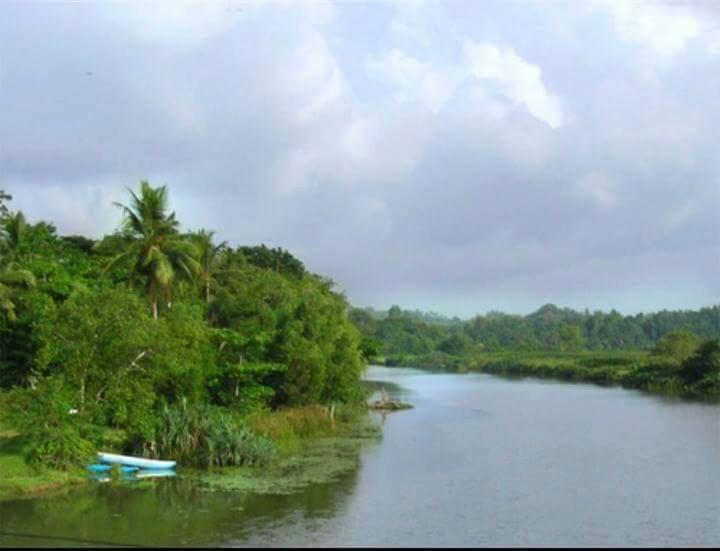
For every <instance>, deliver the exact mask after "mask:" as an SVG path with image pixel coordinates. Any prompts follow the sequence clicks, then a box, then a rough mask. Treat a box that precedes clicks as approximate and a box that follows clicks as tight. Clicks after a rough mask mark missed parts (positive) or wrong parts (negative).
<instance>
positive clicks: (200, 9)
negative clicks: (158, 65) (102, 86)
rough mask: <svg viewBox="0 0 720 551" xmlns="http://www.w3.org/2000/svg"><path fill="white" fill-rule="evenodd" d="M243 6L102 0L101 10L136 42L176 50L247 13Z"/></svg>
mask: <svg viewBox="0 0 720 551" xmlns="http://www.w3.org/2000/svg"><path fill="white" fill-rule="evenodd" d="M252 4H257V2H249V3H248V4H247V5H246V6H245V9H239V7H234V6H233V5H231V4H227V3H220V2H202V3H201V2H187V1H186V2H168V1H158V0H156V1H154V2H153V1H149V2H148V1H132V0H130V1H127V2H119V3H115V2H103V3H102V4H100V5H99V7H98V9H99V12H100V14H101V15H102V16H103V17H104V18H105V19H106V20H107V21H109V22H110V23H112V24H113V25H114V26H116V27H117V28H118V30H119V31H120V32H122V33H123V34H126V35H128V36H131V37H133V38H134V39H135V40H137V41H139V42H145V43H148V45H152V46H164V47H169V48H174V49H179V50H191V49H194V48H197V47H199V46H201V45H202V44H203V43H205V42H206V41H207V40H208V39H209V38H211V37H212V36H214V35H216V34H218V33H220V32H222V31H224V30H226V29H227V28H228V27H230V26H231V25H232V24H234V23H236V22H237V21H238V20H239V19H242V18H244V17H246V15H247V10H248V9H249V8H250V7H251V5H252Z"/></svg>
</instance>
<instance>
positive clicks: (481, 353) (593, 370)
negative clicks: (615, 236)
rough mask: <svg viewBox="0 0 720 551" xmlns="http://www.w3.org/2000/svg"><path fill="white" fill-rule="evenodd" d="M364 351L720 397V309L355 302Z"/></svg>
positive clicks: (401, 362) (427, 363)
mask: <svg viewBox="0 0 720 551" xmlns="http://www.w3.org/2000/svg"><path fill="white" fill-rule="evenodd" d="M350 319H351V320H352V322H353V323H354V324H355V326H356V327H357V328H358V330H360V332H361V333H362V349H363V353H364V354H365V355H366V356H367V357H368V358H370V359H374V360H375V361H382V362H384V363H385V364H386V365H389V366H415V367H421V368H426V369H436V370H451V371H470V370H475V371H486V372H490V373H498V374H506V375H532V376H538V377H553V378H558V379H565V380H575V381H591V382H597V383H603V384H620V385H624V386H628V387H633V388H643V389H649V390H659V391H663V392H673V393H680V394H684V395H692V396H701V397H718V396H720V380H719V379H718V376H719V373H720V370H719V369H718V368H717V365H716V363H717V359H716V356H715V355H714V354H715V352H713V351H714V350H715V348H714V347H717V346H718V345H717V343H718V337H720V306H712V307H707V308H702V309H700V310H698V311H681V312H670V311H661V312H658V313H655V314H638V315H635V316H622V315H621V314H619V313H618V312H616V311H611V312H610V313H603V312H593V313H590V312H577V311H574V310H571V309H567V308H564V309H561V308H558V307H556V306H554V305H545V306H543V307H542V308H540V309H539V310H537V311H536V312H534V313H532V314H529V315H527V316H517V315H509V314H502V313H497V312H492V313H489V314H487V315H485V316H476V317H475V318H473V319H471V320H469V321H466V322H458V321H457V320H448V319H447V318H442V317H441V316H438V315H437V314H430V315H418V313H417V312H415V311H411V312H408V311H403V310H401V309H400V308H398V307H397V306H394V307H392V308H391V309H390V310H389V311H387V312H386V313H380V312H377V311H374V310H371V309H354V310H352V311H351V313H350Z"/></svg>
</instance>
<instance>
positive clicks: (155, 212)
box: [106, 181, 200, 319]
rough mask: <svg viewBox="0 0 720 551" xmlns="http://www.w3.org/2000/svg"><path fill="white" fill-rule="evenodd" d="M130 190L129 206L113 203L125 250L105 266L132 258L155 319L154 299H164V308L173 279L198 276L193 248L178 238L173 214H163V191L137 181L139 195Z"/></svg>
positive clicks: (164, 196)
mask: <svg viewBox="0 0 720 551" xmlns="http://www.w3.org/2000/svg"><path fill="white" fill-rule="evenodd" d="M129 191H130V195H131V204H130V206H126V205H122V204H120V203H115V204H116V205H117V206H119V207H120V208H122V209H123V212H124V214H125V219H124V221H123V231H124V233H125V236H126V237H127V238H128V241H129V246H128V248H127V250H125V251H123V252H122V253H120V254H119V255H117V256H116V257H115V258H114V259H113V260H112V261H111V262H110V263H109V264H108V266H107V267H106V270H107V269H110V268H111V267H113V266H114V265H116V264H118V263H120V262H122V261H123V260H126V259H128V258H133V257H134V259H135V263H134V269H133V275H134V276H136V277H139V278H141V279H142V280H143V282H144V287H145V292H146V296H147V299H148V302H149V303H150V306H151V309H152V314H153V318H154V319H157V318H158V298H159V297H160V296H164V297H165V298H166V300H167V304H168V307H170V305H171V300H172V285H173V283H174V281H175V279H176V277H182V278H186V279H188V280H192V279H193V277H194V276H195V275H196V274H197V273H198V271H199V269H200V264H199V262H198V260H197V258H198V251H197V247H196V246H195V245H194V244H193V243H191V242H189V241H187V240H184V239H182V238H181V237H180V234H179V233H178V226H179V222H178V221H177V220H176V219H175V213H174V212H172V213H170V214H167V210H168V207H167V203H168V198H167V188H166V187H165V186H161V187H157V188H153V187H152V186H151V185H150V184H149V183H148V182H147V181H142V182H140V195H139V196H138V195H136V194H135V193H134V192H132V191H131V190H129Z"/></svg>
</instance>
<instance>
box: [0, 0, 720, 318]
mask: <svg viewBox="0 0 720 551" xmlns="http://www.w3.org/2000/svg"><path fill="white" fill-rule="evenodd" d="M0 36H2V40H1V41H0V189H3V188H4V189H6V190H7V191H9V192H10V193H12V194H13V195H14V200H13V202H12V205H13V206H14V208H19V209H22V210H23V211H24V212H25V213H26V215H27V216H28V217H29V218H30V219H31V220H39V219H47V220H50V221H53V222H54V223H55V224H56V226H57V227H58V230H59V231H60V233H63V234H74V233H82V234H86V235H90V236H94V237H97V236H101V235H102V234H103V233H106V232H110V231H112V230H113V228H115V227H116V226H117V224H118V222H119V219H120V212H119V211H118V210H117V208H115V207H113V206H112V204H111V203H112V201H115V200H120V201H123V200H125V199H126V188H127V187H128V186H131V187H134V186H136V185H137V182H138V181H139V180H140V179H149V180H150V181H151V182H152V183H155V184H167V185H168V186H169V188H170V194H171V202H172V207H173V208H174V209H175V210H176V211H177V213H178V217H179V218H180V220H181V221H182V222H183V225H184V227H185V228H188V229H197V228H200V227H208V228H213V229H216V230H217V233H218V236H219V237H220V238H221V239H224V240H227V241H229V242H230V243H232V244H257V243H261V242H264V243H266V244H268V245H270V246H282V247H284V248H287V249H289V250H290V251H291V252H292V253H294V254H296V255H297V256H299V257H300V258H301V259H302V260H303V261H304V262H305V263H306V265H307V266H308V267H309V268H310V269H311V270H313V271H316V272H319V273H323V274H326V275H328V276H330V277H331V278H332V279H333V280H335V281H336V282H337V284H338V286H339V288H340V289H342V290H344V291H345V292H346V294H347V296H348V298H349V299H350V300H351V301H352V302H353V303H354V304H356V305H361V306H375V307H387V306H389V305H391V304H393V303H396V304H400V305H401V306H403V307H408V308H410V307H413V308H414V307H417V308H422V309H432V310H436V311H439V312H443V313H446V314H451V315H460V316H469V315H472V314H474V313H482V312H486V311H487V310H489V309H502V310H505V311H509V312H517V313H526V312H530V311H532V310H534V309H536V308H537V307H538V306H540V305H542V304H544V303H546V302H555V303H557V304H560V305H563V306H571V307H576V308H585V307H587V308H590V309H596V308H597V309H604V310H608V309H610V308H612V307H615V308H617V309H618V310H620V311H621V312H624V313H635V312H638V311H654V310H658V309H661V308H665V307H667V308H697V307H700V306H703V305H708V304H716V303H718V302H720V9H718V7H717V4H713V3H712V2H710V1H708V2H704V3H703V2H694V3H693V2H685V1H682V0H679V1H676V2H673V3H672V4H670V3H658V2H642V1H636V2H626V1H610V0H602V1H600V0H598V1H590V0H588V1H586V2H580V1H572V2H559V1H551V2H539V1H524V2H511V1H507V0H503V1H500V2H491V1H483V2H480V1H477V2H473V1H470V0H464V1H463V0H458V1H451V0H446V1H442V0H436V1H433V0H428V1H414V2H412V1H404V2H403V1H389V0H385V1H381V0H377V1H373V2H370V1H368V2H331V1H316V2H307V3H300V2H297V1H292V2H289V1H288V2H282V3H281V2H232V3H230V2H223V3H220V2H206V3H204V4H199V3H184V4H183V3H169V2H154V3H140V2H112V3H111V2H103V3H99V2H98V3H90V2H76V3H69V2H67V3H60V2H52V3H39V2H32V1H27V0H26V1H23V2H17V3H12V2H2V3H1V4H0Z"/></svg>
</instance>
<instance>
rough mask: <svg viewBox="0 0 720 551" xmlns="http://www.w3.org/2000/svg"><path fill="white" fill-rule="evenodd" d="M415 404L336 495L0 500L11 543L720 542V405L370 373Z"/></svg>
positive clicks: (141, 491) (117, 490)
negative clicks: (34, 537) (4, 501)
mask: <svg viewBox="0 0 720 551" xmlns="http://www.w3.org/2000/svg"><path fill="white" fill-rule="evenodd" d="M367 378H368V379H370V380H373V381H382V382H384V384H385V388H386V390H387V391H388V392H389V393H390V394H391V395H393V396H395V397H397V398H400V399H402V400H404V401H409V402H411V403H413V404H414V405H415V408H414V409H412V410H406V411H399V412H393V413H390V414H387V415H386V416H385V417H384V419H383V418H382V417H380V416H378V420H379V421H378V422H382V423H383V439H382V441H381V443H379V444H377V445H374V446H371V447H368V448H367V449H365V450H364V451H363V452H362V455H361V457H360V467H359V468H358V469H357V470H356V471H354V472H350V473H348V474H347V475H345V476H343V477H342V478H341V479H340V480H338V481H336V482H334V483H331V484H317V485H314V486H311V487H309V488H308V489H307V490H305V491H302V492H300V493H297V494H293V495H290V496H248V495H242V494H237V493H229V492H205V491H202V490H201V489H200V488H198V487H197V485H195V484H194V483H193V482H192V481H190V480H187V479H183V478H182V477H177V478H176V479H169V480H163V481H155V482H154V483H151V484H147V485H142V486H140V485H137V483H135V485H133V483H129V484H124V485H108V484H94V485H88V486H86V487H82V488H78V489H76V490H74V491H71V492H69V493H67V494H64V495H62V496H55V497H50V498H38V499H31V500H19V501H15V502H8V503H4V504H0V531H4V532H6V533H15V534H18V533H22V534H25V535H24V536H21V535H0V544H2V545H50V544H60V545H75V544H76V543H77V542H75V541H72V542H70V541H69V540H60V539H55V540H44V539H43V540H38V539H32V538H30V537H28V536H29V535H35V536H38V535H40V536H53V537H66V538H75V539H80V540H85V541H105V542H112V543H116V544H121V543H128V544H145V545H153V544H155V545H176V544H177V545H183V544H184V545H189V544H192V545H238V546H247V545H251V546H255V545H260V546H262V545H278V546H289V545H298V546H331V545H352V546H357V545H364V546H381V545H390V546H475V545H514V546H540V545H548V546H549V545H554V546H583V545H594V546H601V545H613V546H614V545H629V546H682V545H713V544H715V545H716V544H720V408H719V407H718V406H713V405H707V404H699V403H690V402H683V401H680V400H667V399H661V398H658V397H655V396H649V395H644V394H641V393H639V392H635V391H628V390H622V389H617V388H603V387H597V386H592V385H584V384H569V383H555V382H547V381H538V380H533V379H525V380H508V379H502V378H497V377H492V376H489V375H482V374H464V375H457V374H442V373H438V374H436V373H428V372H425V371H419V370H414V369H406V368H382V367H371V368H370V369H369V370H368V372H367ZM0 476H1V474H0Z"/></svg>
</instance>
